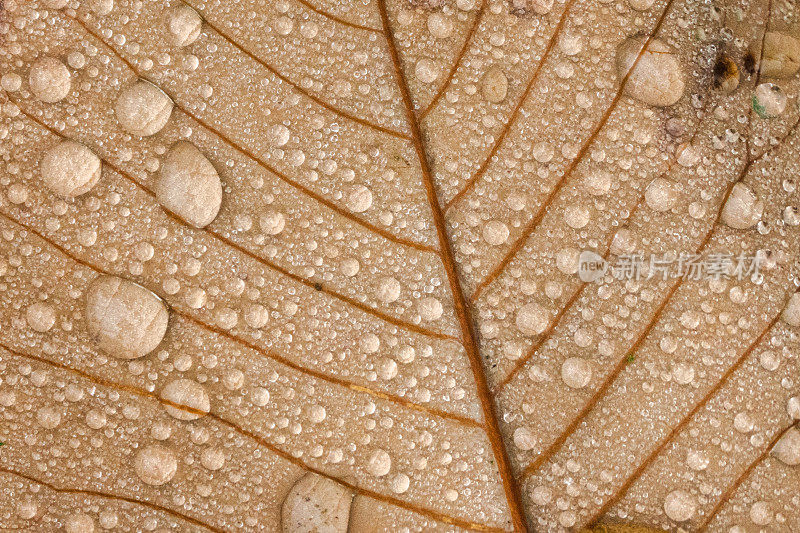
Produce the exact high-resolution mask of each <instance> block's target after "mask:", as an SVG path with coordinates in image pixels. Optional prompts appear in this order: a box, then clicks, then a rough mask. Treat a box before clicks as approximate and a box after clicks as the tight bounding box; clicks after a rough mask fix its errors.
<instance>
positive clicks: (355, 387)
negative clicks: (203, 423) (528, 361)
mask: <svg viewBox="0 0 800 533" xmlns="http://www.w3.org/2000/svg"><path fill="white" fill-rule="evenodd" d="M0 216H2V217H4V218H6V219H8V220H9V221H11V222H12V223H14V224H16V225H18V226H20V227H22V228H25V229H26V230H27V231H29V232H31V233H32V234H34V235H35V236H37V237H38V238H39V239H41V240H43V241H44V242H46V243H48V244H49V245H50V246H52V247H54V248H56V249H57V250H58V251H59V252H61V253H62V254H63V255H65V256H66V257H68V258H70V259H71V260H73V261H75V262H76V263H78V264H80V265H82V266H84V267H86V268H89V269H91V270H93V271H95V272H98V273H100V274H104V275H106V276H114V277H120V276H119V275H117V274H114V273H112V272H110V271H108V270H105V269H103V268H101V267H99V266H97V265H94V264H92V263H90V262H88V261H86V260H84V259H82V258H80V257H78V256H76V255H75V254H73V253H72V252H70V251H69V250H67V249H66V248H64V247H63V246H61V245H60V244H58V243H56V242H55V241H53V240H52V239H50V238H48V237H46V236H45V235H43V234H42V233H41V232H40V231H38V230H37V229H35V228H32V227H31V226H28V225H27V224H23V223H22V222H20V221H19V220H17V219H15V218H14V217H12V216H11V215H9V214H8V213H5V212H3V211H0ZM158 296H159V298H161V299H162V300H164V301H165V302H166V299H165V298H163V297H162V296H161V295H158ZM170 310H171V312H173V313H174V314H175V315H177V316H179V317H181V318H183V319H184V320H187V321H189V322H192V323H193V324H195V325H197V326H198V327H200V328H202V329H205V330H207V331H210V332H212V333H216V334H217V335H219V336H222V337H225V338H227V339H229V340H231V341H233V342H235V343H237V344H240V345H242V346H245V347H247V348H250V349H251V350H253V351H255V352H257V353H259V354H261V355H263V356H264V357H266V358H268V359H272V360H273V361H276V362H278V363H280V364H282V365H283V366H286V367H288V368H291V369H293V370H296V371H297V372H300V373H302V374H305V375H308V376H311V377H314V378H317V379H319V380H321V381H326V382H328V383H333V384H335V385H337V386H340V387H344V388H347V389H349V390H352V391H357V392H362V393H366V394H369V395H370V396H373V397H375V398H380V399H383V400H386V401H390V402H392V403H395V404H397V405H401V406H403V407H406V408H408V409H413V410H415V411H420V412H423V413H426V414H428V415H431V416H435V417H439V418H442V419H446V420H453V421H456V422H458V423H461V424H464V425H467V426H472V427H483V425H482V424H480V423H479V422H477V421H475V420H473V419H471V418H468V417H465V416H461V415H457V414H454V413H449V412H447V411H442V410H441V409H436V408H431V407H425V406H423V405H420V404H417V403H414V402H411V401H409V400H406V399H405V398H401V397H399V396H396V395H394V394H389V393H386V392H380V391H377V390H374V389H370V388H369V387H366V386H364V385H359V384H357V383H352V382H350V381H347V380H344V379H341V378H338V377H336V376H332V375H329V374H325V373H322V372H319V371H317V370H313V369H310V368H306V367H304V366H301V365H299V364H297V363H295V362H293V361H291V360H290V359H287V358H285V357H283V356H280V355H277V354H275V353H273V352H270V351H268V350H266V349H264V348H261V347H260V346H258V345H257V344H254V343H252V342H250V341H248V340H246V339H243V338H241V337H239V336H237V335H234V334H232V333H230V332H229V331H226V330H224V329H222V328H219V327H216V326H214V325H212V324H208V323H206V322H203V321H201V320H200V319H198V318H195V317H193V316H191V315H189V314H187V313H185V312H183V311H181V310H180V309H177V308H176V307H172V306H170Z"/></svg>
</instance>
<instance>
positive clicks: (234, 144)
mask: <svg viewBox="0 0 800 533" xmlns="http://www.w3.org/2000/svg"><path fill="white" fill-rule="evenodd" d="M61 13H63V12H61ZM65 16H66V17H67V18H69V19H70V20H73V21H74V22H75V23H76V24H78V25H80V26H81V27H82V28H83V29H84V30H85V31H86V32H87V33H88V34H89V35H91V36H92V37H94V38H95V39H96V40H97V41H99V42H100V43H102V44H103V45H104V46H105V47H106V48H107V49H108V50H109V51H111V53H113V54H114V55H115V56H116V57H117V58H118V59H119V60H120V61H122V62H123V63H124V64H125V65H126V66H127V67H128V68H129V69H130V70H131V72H133V73H134V74H135V75H136V76H137V77H139V78H141V79H144V80H147V81H149V82H150V83H153V85H156V86H158V87H159V88H160V89H161V90H162V91H164V93H165V94H166V95H167V96H169V97H170V99H171V100H172V101H173V102H174V103H175V107H177V108H178V109H179V110H180V111H181V112H182V113H183V114H185V115H186V116H188V117H189V118H191V119H192V120H194V121H195V122H197V123H198V124H200V125H201V126H202V127H203V128H205V129H207V130H208V131H210V132H211V133H213V134H214V135H216V136H217V137H218V138H219V139H221V140H222V141H223V142H224V143H225V144H227V145H228V146H230V147H231V148H233V149H234V150H236V151H237V152H239V153H240V154H242V155H244V156H245V157H247V158H248V159H250V160H252V161H255V162H256V163H257V164H258V165H259V166H260V167H262V168H264V169H265V170H267V171H268V172H270V173H271V174H273V175H275V176H276V177H277V178H278V179H280V180H281V181H283V182H284V183H287V184H288V185H290V186H291V187H293V188H295V189H297V190H298V191H300V192H302V193H303V194H305V195H306V196H308V197H310V198H312V199H314V200H316V201H317V202H319V203H321V204H322V205H324V206H325V207H327V208H328V209H330V210H332V211H334V212H335V213H336V214H338V215H340V216H343V217H344V218H346V219H348V220H350V221H351V222H353V223H355V224H358V225H359V226H362V227H364V228H366V229H368V230H369V231H371V232H373V233H375V234H377V235H380V236H381V237H383V238H385V239H388V240H390V241H392V242H396V243H398V244H402V245H404V246H408V247H410V248H414V249H417V250H420V251H423V252H429V253H436V252H437V250H436V249H435V248H433V247H431V246H428V245H425V244H421V243H418V242H415V241H412V240H410V239H405V238H403V237H398V236H396V235H394V234H393V233H391V232H389V231H386V230H385V229H382V228H379V227H378V226H376V225H374V224H372V223H370V222H367V221H366V220H363V219H361V218H359V217H357V216H355V215H354V214H353V213H351V212H349V211H347V210H346V209H343V208H341V207H339V206H338V205H336V204H335V203H333V202H331V201H330V200H328V199H326V198H324V197H323V196H321V195H319V194H318V193H316V192H314V191H312V190H311V189H309V188H308V187H306V186H305V185H302V184H300V183H299V182H297V181H295V180H293V179H292V178H290V177H289V176H287V175H286V174H284V173H283V172H280V171H279V170H278V169H276V168H274V167H273V166H271V165H270V164H269V163H267V162H266V161H264V159H263V158H261V157H259V156H257V155H256V154H255V153H253V152H252V151H251V150H249V149H247V148H245V147H244V146H242V145H240V144H238V143H237V142H236V141H234V140H233V139H231V138H230V137H229V136H227V135H226V134H224V133H222V131H220V130H219V128H217V127H216V126H214V125H212V124H211V123H209V122H206V121H204V120H203V119H201V118H200V117H199V116H197V115H196V114H194V113H193V112H191V111H189V110H188V109H187V108H186V106H185V105H184V104H182V103H181V102H180V101H179V100H178V98H176V97H175V95H173V94H171V93H170V92H169V91H167V90H165V89H164V88H163V87H161V86H159V85H158V84H157V83H155V82H154V81H153V80H150V79H148V78H147V77H146V76H144V75H143V74H142V73H141V72H140V71H139V69H137V68H136V67H135V66H134V65H133V63H131V62H130V61H128V60H127V59H126V58H125V57H124V56H123V55H122V54H120V53H119V52H118V51H117V50H116V49H115V48H114V47H113V46H111V45H110V44H108V43H107V42H106V41H105V40H103V38H102V37H101V36H100V35H98V34H97V33H96V32H94V30H92V29H91V28H89V27H88V26H86V25H85V24H84V23H83V22H82V21H80V20H79V19H77V18H75V17H71V16H69V15H67V14H65Z"/></svg>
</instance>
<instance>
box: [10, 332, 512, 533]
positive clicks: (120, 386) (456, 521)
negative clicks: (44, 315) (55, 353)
mask: <svg viewBox="0 0 800 533" xmlns="http://www.w3.org/2000/svg"><path fill="white" fill-rule="evenodd" d="M0 347H2V348H4V349H5V350H7V351H8V352H10V353H12V354H14V355H16V356H17V357H23V358H27V359H31V360H35V361H39V362H41V363H43V364H47V365H50V366H54V367H57V368H60V369H62V370H65V371H67V372H71V373H73V374H76V375H78V376H81V377H82V378H84V379H87V380H90V381H92V382H93V383H97V384H99V385H102V386H104V387H109V388H114V389H116V390H121V391H125V392H127V393H129V394H133V395H137V396H141V397H144V398H149V399H151V400H154V401H156V402H158V403H160V404H163V405H168V406H170V407H174V408H176V409H180V410H183V411H187V412H190V413H195V414H201V415H205V416H207V417H208V418H210V419H212V420H215V421H216V422H218V423H220V424H223V425H225V426H227V427H229V428H231V429H233V430H234V431H236V432H237V433H239V434H241V435H244V436H246V437H248V438H250V439H252V440H253V441H254V442H257V443H258V444H259V445H261V446H263V447H264V448H266V449H268V450H269V451H270V452H272V453H274V454H276V455H278V456H279V457H281V458H282V459H285V460H287V461H289V462H291V463H292V464H294V465H296V466H299V467H300V468H303V469H305V470H307V471H310V472H313V473H315V474H317V475H320V476H322V477H325V478H327V479H330V480H332V481H335V482H336V483H339V484H341V485H344V486H345V487H347V488H349V489H350V490H352V491H354V492H357V493H359V494H363V495H365V496H369V497H371V498H374V499H376V500H379V501H382V502H384V503H389V504H391V505H396V506H398V507H402V508H404V509H407V510H409V511H413V512H416V513H420V514H422V515H424V516H428V517H429V518H433V519H435V520H438V521H440V522H445V523H448V524H453V525H457V526H458V527H463V528H468V529H474V530H477V531H497V529H496V528H491V527H489V526H486V525H484V524H480V523H475V522H470V521H467V520H463V519H460V518H456V517H452V516H449V515H445V514H443V513H440V512H438V511H434V510H431V509H428V508H425V507H420V506H417V505H414V504H412V503H410V502H407V501H404V500H400V499H397V498H393V497H391V496H387V495H384V494H381V493H378V492H374V491H371V490H369V489H364V488H361V487H358V486H356V485H353V484H351V483H348V482H347V481H345V480H344V479H340V478H338V477H336V476H333V475H331V474H327V473H325V472H323V471H322V470H319V469H317V468H314V467H313V466H310V465H309V464H307V463H305V462H303V461H301V460H300V459H299V458H297V457H295V456H293V455H292V454H291V453H289V452H286V451H284V450H282V449H280V448H278V447H277V446H275V445H274V444H272V443H271V442H269V441H268V440H266V439H265V438H264V437H262V436H260V435H258V434H256V433H253V432H252V431H250V430H249V429H247V428H245V427H243V426H240V425H239V424H236V423H235V422H232V421H230V420H228V419H227V418H224V417H222V416H221V415H219V414H216V413H214V412H208V413H206V412H204V411H199V410H197V409H195V408H193V407H189V406H187V405H183V404H180V403H176V402H173V401H170V400H167V399H165V398H161V397H160V396H158V395H156V394H154V393H152V392H149V391H147V390H145V389H142V388H139V387H136V386H133V385H126V384H124V383H118V382H116V381H112V380H109V379H106V378H103V377H100V376H95V375H93V374H89V373H88V372H84V371H83V370H80V369H77V368H73V367H70V366H69V365H65V364H63V363H59V362H57V361H52V360H50V359H46V358H43V357H39V356H36V355H31V354H27V353H23V352H20V351H17V350H15V349H13V348H10V347H8V346H7V345H5V344H3V343H0ZM121 499H122V498H121ZM126 501H127V500H126ZM143 504H144V505H152V504H147V503H145V502H143ZM160 509H161V510H164V511H166V512H171V511H170V510H169V509H166V508H160ZM171 513H172V514H176V513H175V512H174V511H173V512H171ZM178 516H180V517H181V518H183V519H185V520H189V521H192V520H196V519H192V518H191V517H186V516H184V515H180V514H178ZM196 523H199V524H202V522H199V521H197V522H196ZM204 526H205V527H211V526H207V525H204Z"/></svg>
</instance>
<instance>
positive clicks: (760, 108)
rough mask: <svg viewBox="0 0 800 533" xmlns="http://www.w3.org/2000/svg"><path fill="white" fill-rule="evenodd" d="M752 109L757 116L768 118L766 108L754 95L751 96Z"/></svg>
mask: <svg viewBox="0 0 800 533" xmlns="http://www.w3.org/2000/svg"><path fill="white" fill-rule="evenodd" d="M753 111H755V112H756V113H758V116H759V117H761V118H768V117H767V108H766V107H765V106H764V105H762V104H761V103H760V102H759V101H758V98H757V97H756V96H755V95H754V96H753Z"/></svg>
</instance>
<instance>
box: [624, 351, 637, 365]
mask: <svg viewBox="0 0 800 533" xmlns="http://www.w3.org/2000/svg"><path fill="white" fill-rule="evenodd" d="M626 359H627V360H628V362H629V363H633V361H634V359H636V356H635V355H633V354H632V353H631V354H628V357H627V358H626Z"/></svg>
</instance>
